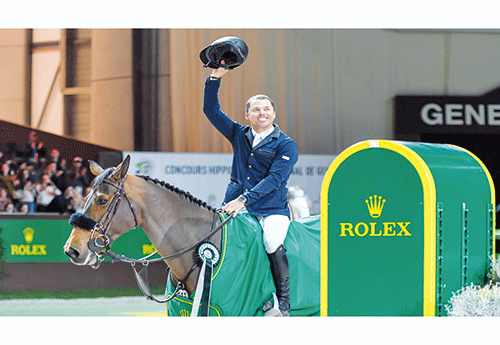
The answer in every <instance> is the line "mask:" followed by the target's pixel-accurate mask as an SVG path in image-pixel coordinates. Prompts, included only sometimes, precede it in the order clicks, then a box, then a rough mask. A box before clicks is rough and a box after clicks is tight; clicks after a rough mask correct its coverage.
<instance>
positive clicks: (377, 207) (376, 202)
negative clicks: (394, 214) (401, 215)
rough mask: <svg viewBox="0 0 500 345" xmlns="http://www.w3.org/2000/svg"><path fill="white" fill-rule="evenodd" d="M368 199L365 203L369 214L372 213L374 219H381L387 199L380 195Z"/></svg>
mask: <svg viewBox="0 0 500 345" xmlns="http://www.w3.org/2000/svg"><path fill="white" fill-rule="evenodd" d="M368 199H369V200H368ZM368 199H366V200H365V202H366V205H367V206H368V212H370V216H371V217H372V218H378V217H380V215H381V214H382V209H383V208H384V204H385V199H382V197H381V196H380V195H379V196H377V195H374V196H370V197H369V198H368Z"/></svg>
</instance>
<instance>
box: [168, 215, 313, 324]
mask: <svg viewBox="0 0 500 345" xmlns="http://www.w3.org/2000/svg"><path fill="white" fill-rule="evenodd" d="M320 227H321V219H320V216H314V217H307V218H302V219H298V220H295V221H293V222H292V223H291V225H290V228H289V231H288V235H287V237H286V239H285V244H284V245H285V249H286V250H287V257H288V261H289V266H290V305H291V312H290V315H292V316H312V315H314V316H319V312H320V288H319V284H320ZM222 247H223V248H222V253H221V262H220V263H219V264H218V265H217V266H216V267H215V269H214V273H213V279H212V294H211V298H210V312H209V316H263V315H264V312H263V311H262V305H263V304H264V302H265V301H272V300H273V297H272V293H273V292H275V287H274V283H273V278H272V275H271V269H270V263H269V259H268V258H267V254H266V251H265V249H264V243H263V235H262V227H261V226H260V223H259V222H258V221H257V220H256V219H255V218H254V217H253V216H252V215H250V214H248V213H243V214H239V215H238V216H237V217H235V218H234V219H232V220H231V221H230V222H229V223H228V224H227V225H226V226H225V227H224V229H223V237H222ZM173 291H174V286H173V285H172V283H171V280H170V276H169V277H168V284H167V289H166V293H165V294H166V296H170V295H171V294H172V293H173ZM194 294H195V292H193V293H192V294H191V296H190V297H191V298H189V299H188V298H184V297H179V296H177V297H175V298H174V299H173V300H171V301H170V302H168V303H167V311H168V315H169V316H190V313H191V308H192V305H193V298H194ZM200 309H201V308H200Z"/></svg>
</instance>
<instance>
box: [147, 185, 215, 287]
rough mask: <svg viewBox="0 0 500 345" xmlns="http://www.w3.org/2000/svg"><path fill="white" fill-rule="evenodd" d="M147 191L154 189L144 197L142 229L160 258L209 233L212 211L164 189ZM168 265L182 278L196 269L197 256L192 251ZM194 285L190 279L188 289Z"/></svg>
mask: <svg viewBox="0 0 500 345" xmlns="http://www.w3.org/2000/svg"><path fill="white" fill-rule="evenodd" d="M148 188H153V189H154V190H152V191H150V192H148V193H144V194H143V195H144V197H143V198H142V205H141V214H142V224H141V228H142V229H143V230H144V232H145V234H146V235H147V236H148V238H149V239H150V241H151V243H152V244H153V245H154V246H155V248H156V249H157V250H158V252H159V254H160V255H161V256H166V255H171V254H174V253H177V252H179V251H180V250H182V249H184V248H186V247H188V246H190V245H192V244H195V243H197V242H198V241H199V240H200V239H202V238H203V237H204V236H205V235H207V234H208V233H209V231H210V230H211V226H212V222H213V217H214V213H213V212H212V211H210V210H209V209H207V208H204V207H200V206H199V205H197V204H195V203H193V202H191V201H190V200H188V199H186V198H185V197H184V196H180V195H179V194H177V193H176V192H173V191H170V190H167V189H165V188H163V187H161V186H157V185H151V183H150V186H148ZM167 263H168V265H169V266H170V269H171V270H172V272H173V273H174V274H175V276H176V277H177V278H179V279H183V278H184V276H185V275H186V274H187V272H188V271H189V270H190V268H191V267H192V266H193V263H194V255H193V253H192V251H189V252H188V253H186V254H183V255H182V256H179V257H176V258H173V259H170V260H168V261H167ZM193 276H194V275H193ZM193 282H194V280H193V277H190V281H189V282H188V287H191V288H192V286H193Z"/></svg>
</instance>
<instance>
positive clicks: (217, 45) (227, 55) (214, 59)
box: [200, 36, 248, 70]
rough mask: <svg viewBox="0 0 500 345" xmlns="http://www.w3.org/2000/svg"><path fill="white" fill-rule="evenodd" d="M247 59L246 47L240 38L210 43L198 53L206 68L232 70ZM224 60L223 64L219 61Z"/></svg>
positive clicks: (220, 39) (225, 38) (229, 38)
mask: <svg viewBox="0 0 500 345" xmlns="http://www.w3.org/2000/svg"><path fill="white" fill-rule="evenodd" d="M247 57H248V46H247V45H246V43H245V42H243V40H242V39H241V38H238V37H233V36H226V37H222V38H219V39H218V40H216V41H214V42H212V44H210V45H208V46H206V47H205V48H203V50H202V51H201V52H200V59H201V61H202V62H203V64H204V66H203V67H207V68H219V67H224V68H226V69H229V70H231V69H233V68H236V67H238V66H239V65H241V64H243V62H245V60H246V59H247ZM222 60H224V64H222V63H221V61H222Z"/></svg>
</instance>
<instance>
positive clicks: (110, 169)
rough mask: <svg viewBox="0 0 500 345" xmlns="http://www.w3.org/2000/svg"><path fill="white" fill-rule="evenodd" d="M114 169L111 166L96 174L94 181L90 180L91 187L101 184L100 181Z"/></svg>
mask: <svg viewBox="0 0 500 345" xmlns="http://www.w3.org/2000/svg"><path fill="white" fill-rule="evenodd" d="M113 171H114V169H113V168H107V169H106V170H104V171H103V172H102V173H100V174H99V176H97V177H96V178H95V179H94V182H92V188H95V187H96V186H98V185H100V184H102V182H103V181H104V180H105V179H107V178H108V177H109V175H111V173H112V172H113Z"/></svg>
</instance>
